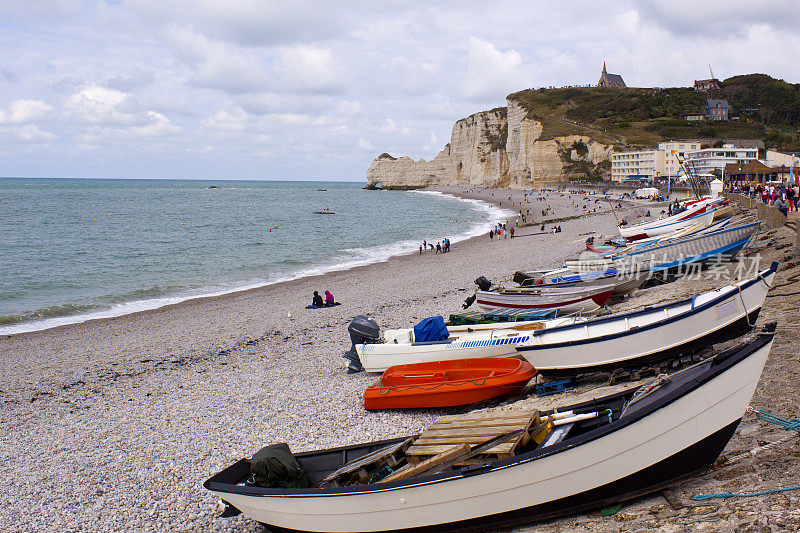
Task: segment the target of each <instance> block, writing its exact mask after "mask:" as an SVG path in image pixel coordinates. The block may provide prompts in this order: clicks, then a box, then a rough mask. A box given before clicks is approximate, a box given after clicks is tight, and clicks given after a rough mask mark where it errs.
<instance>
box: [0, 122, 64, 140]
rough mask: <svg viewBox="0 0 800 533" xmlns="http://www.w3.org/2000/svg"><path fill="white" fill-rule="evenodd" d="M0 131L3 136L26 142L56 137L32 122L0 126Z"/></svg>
mask: <svg viewBox="0 0 800 533" xmlns="http://www.w3.org/2000/svg"><path fill="white" fill-rule="evenodd" d="M0 131H2V132H3V135H4V136H8V137H10V138H13V139H15V140H17V141H23V142H28V143H41V142H47V141H51V140H53V139H55V138H56V136H55V135H54V134H53V133H51V132H49V131H42V130H40V129H39V128H37V127H36V126H35V125H33V124H21V125H15V126H0Z"/></svg>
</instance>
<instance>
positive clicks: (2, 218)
mask: <svg viewBox="0 0 800 533" xmlns="http://www.w3.org/2000/svg"><path fill="white" fill-rule="evenodd" d="M362 187H363V183H343V182H321V181H314V182H298V181H203V180H180V181H179V180H156V179H152V180H146V179H66V178H60V179H33V178H2V179H0V334H12V333H21V332H26V331H34V330H39V329H46V328H50V327H55V326H59V325H62V324H69V323H76V322H82V321H86V320H90V319H95V318H104V317H113V316H120V315H124V314H128V313H134V312H137V311H142V310H146V309H155V308H158V307H161V306H164V305H168V304H172V303H177V302H181V301H184V300H187V299H191V298H198V297H204V296H214V295H220V294H225V293H229V292H234V291H239V290H243V289H248V288H255V287H260V286H264V285H269V284H272V283H277V282H280V281H286V280H292V279H297V278H301V277H304V276H311V275H317V274H323V273H325V272H330V271H334V270H345V269H349V268H353V267H356V266H359V265H365V264H369V263H375V262H379V261H386V260H387V259H388V258H390V257H392V256H396V255H400V254H408V253H412V252H417V251H418V249H419V246H420V244H421V243H422V241H423V240H427V241H428V242H430V243H434V245H435V243H437V242H441V241H442V240H443V239H444V238H445V237H447V238H449V239H450V241H451V242H452V243H453V248H454V249H456V248H457V243H458V242H459V241H462V240H465V239H468V238H470V237H472V236H475V235H480V234H484V233H487V232H488V231H489V229H490V228H491V226H492V225H493V224H494V223H496V222H497V221H498V220H501V219H504V218H506V217H507V216H508V215H509V213H507V212H506V211H503V210H502V209H500V208H497V207H495V206H492V205H490V204H486V203H483V202H480V201H476V200H465V199H458V198H455V197H452V196H449V195H444V194H441V193H438V192H423V191H382V190H365V189H363V188H362ZM314 211H330V212H333V213H334V214H323V215H321V214H314Z"/></svg>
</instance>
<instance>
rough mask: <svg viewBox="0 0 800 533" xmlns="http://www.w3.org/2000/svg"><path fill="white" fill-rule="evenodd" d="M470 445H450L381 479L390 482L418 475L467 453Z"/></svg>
mask: <svg viewBox="0 0 800 533" xmlns="http://www.w3.org/2000/svg"><path fill="white" fill-rule="evenodd" d="M469 448H470V447H469V445H467V444H461V445H455V446H448V447H447V449H446V450H444V451H442V452H439V453H437V454H436V455H434V456H433V457H431V458H429V459H426V460H424V461H422V462H420V463H417V464H415V465H413V466H409V465H406V466H404V467H403V468H401V469H399V470H397V471H395V472H393V473H391V474H389V475H388V476H386V477H385V478H383V479H382V480H381V481H384V482H388V481H395V480H398V479H405V478H407V477H412V476H416V475H418V474H422V473H424V472H426V471H428V470H431V469H432V468H434V467H436V466H439V465H441V464H444V463H446V462H448V461H450V460H451V459H454V458H456V457H458V456H459V455H465V454H467V453H468V452H469Z"/></svg>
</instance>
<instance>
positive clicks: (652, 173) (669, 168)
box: [610, 140, 800, 182]
mask: <svg viewBox="0 0 800 533" xmlns="http://www.w3.org/2000/svg"><path fill="white" fill-rule="evenodd" d="M703 144H704V143H702V142H701V141H700V140H684V141H669V142H663V143H659V145H658V148H657V149H652V150H636V151H628V152H614V153H612V154H611V158H610V159H611V180H612V181H616V182H623V181H631V180H642V181H644V180H647V181H649V180H653V179H658V178H671V179H680V178H681V177H683V170H682V168H681V165H680V163H679V160H683V161H685V164H686V165H687V166H688V167H689V168H690V169H691V170H692V171H693V172H694V173H696V174H698V175H700V174H717V175H728V173H727V172H724V171H725V170H728V169H730V170H731V171H732V170H733V169H737V168H738V169H740V171H743V170H741V169H745V168H746V169H747V170H749V171H751V172H750V174H754V175H760V176H761V178H763V177H764V176H765V175H767V173H765V171H764V170H763V168H761V167H754V166H750V167H747V165H748V164H749V163H751V162H758V163H759V164H760V165H761V166H762V167H766V168H770V169H772V168H776V167H780V166H785V167H786V168H787V171H786V172H787V173H788V168H789V167H792V166H797V167H798V168H800V152H798V153H788V152H777V151H773V150H768V151H767V157H766V160H765V161H759V159H758V152H759V148H760V147H763V143H754V142H753V141H748V140H742V141H729V142H725V143H723V144H722V146H719V147H711V148H702V146H703ZM759 144H760V146H759ZM774 174H775V175H777V172H775V173H774ZM762 181H768V180H763V179H762Z"/></svg>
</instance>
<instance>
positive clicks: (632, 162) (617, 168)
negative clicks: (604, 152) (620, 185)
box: [611, 150, 664, 182]
mask: <svg viewBox="0 0 800 533" xmlns="http://www.w3.org/2000/svg"><path fill="white" fill-rule="evenodd" d="M663 173H664V152H663V151H662V150H641V151H636V152H612V153H611V180H612V181H617V182H622V181H625V180H626V179H628V178H641V179H648V180H649V179H652V178H654V177H656V176H659V175H661V174H663Z"/></svg>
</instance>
